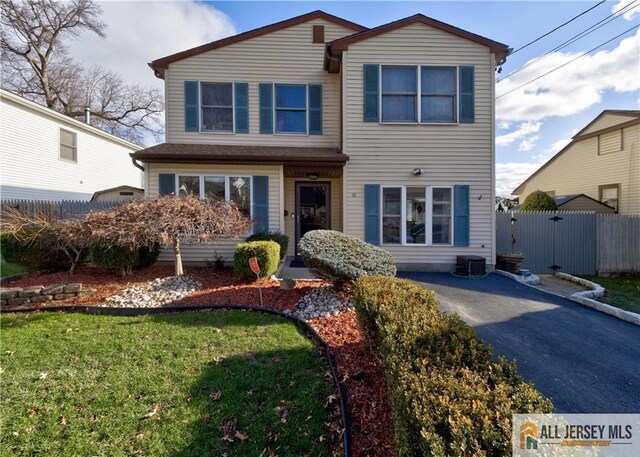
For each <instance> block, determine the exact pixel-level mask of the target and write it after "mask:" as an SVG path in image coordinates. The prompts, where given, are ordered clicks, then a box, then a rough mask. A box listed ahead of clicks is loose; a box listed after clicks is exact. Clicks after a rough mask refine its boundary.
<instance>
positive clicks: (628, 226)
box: [597, 214, 640, 273]
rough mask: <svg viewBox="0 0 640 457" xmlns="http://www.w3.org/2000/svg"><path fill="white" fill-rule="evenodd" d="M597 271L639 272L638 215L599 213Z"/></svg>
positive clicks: (639, 234) (639, 231) (639, 233)
mask: <svg viewBox="0 0 640 457" xmlns="http://www.w3.org/2000/svg"><path fill="white" fill-rule="evenodd" d="M597 221H598V222H597V226H598V245H597V252H598V272H599V273H617V272H640V216H625V215H608V214H599V215H598V219H597Z"/></svg>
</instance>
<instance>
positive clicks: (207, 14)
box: [69, 1, 236, 87]
mask: <svg viewBox="0 0 640 457" xmlns="http://www.w3.org/2000/svg"><path fill="white" fill-rule="evenodd" d="M100 6H101V7H102V9H103V11H104V14H103V15H102V21H103V22H105V23H106V24H107V30H106V33H107V38H106V39H102V38H100V37H98V36H97V35H95V34H91V33H83V34H82V35H81V36H80V37H79V39H78V40H77V41H74V42H73V43H71V45H70V47H69V48H70V52H71V55H72V56H73V57H74V58H75V59H77V60H80V61H84V62H85V64H87V65H88V66H93V65H101V66H103V67H105V68H107V69H109V70H114V71H116V72H117V73H119V74H121V75H122V76H124V77H125V78H126V79H127V80H128V81H129V82H131V83H134V84H140V85H144V86H155V87H162V85H163V82H162V81H161V80H159V79H157V78H156V77H155V76H154V75H153V71H152V70H151V69H150V68H149V67H148V66H147V63H148V62H151V61H152V60H155V59H158V58H160V57H165V56H167V55H170V54H173V53H176V52H179V51H184V50H186V49H189V48H192V47H194V46H198V45H201V44H205V43H208V42H210V41H214V40H218V39H220V38H224V37H226V36H230V35H233V34H235V33H236V29H235V27H234V25H233V23H232V21H231V19H230V18H229V17H228V16H226V15H225V14H224V13H222V12H220V11H218V10H216V9H215V8H213V7H210V6H207V5H205V4H203V3H196V2H194V1H181V2H141V1H138V2H134V1H129V2H101V3H100Z"/></svg>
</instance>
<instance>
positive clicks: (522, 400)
mask: <svg viewBox="0 0 640 457" xmlns="http://www.w3.org/2000/svg"><path fill="white" fill-rule="evenodd" d="M354 302H355V305H356V312H357V315H358V320H359V322H360V325H361V327H362V329H363V332H364V334H365V337H366V339H367V340H368V341H369V342H370V343H371V344H372V346H373V347H377V348H379V351H380V352H381V355H382V359H383V363H384V368H385V372H386V379H387V385H388V392H389V400H390V403H391V407H392V411H393V419H394V427H395V433H396V440H397V444H398V453H399V455H411V456H502V455H508V454H510V450H511V415H512V414H516V413H522V414H524V413H548V412H551V411H552V410H553V405H552V404H551V402H550V401H549V400H547V399H546V398H544V397H543V396H542V395H541V394H540V393H539V392H538V391H536V390H535V389H534V388H533V386H532V385H531V384H529V383H527V382H525V381H523V379H522V378H521V377H520V376H519V375H518V374H517V372H516V366H515V362H508V361H506V360H505V359H504V358H501V359H500V360H498V361H497V362H493V361H492V360H491V356H492V349H491V347H489V346H486V345H485V344H484V343H483V342H481V341H480V340H479V339H478V338H477V337H476V334H475V330H474V329H473V328H471V327H470V326H468V325H467V324H466V323H465V322H464V321H462V319H460V317H458V315H448V314H444V313H440V312H439V311H438V300H437V299H436V297H435V295H434V294H433V292H431V291H428V290H426V289H424V288H423V287H420V286H418V285H417V284H415V283H412V282H411V281H408V280H404V279H396V278H388V277H381V276H369V277H363V278H360V279H359V280H358V281H356V283H355V287H354Z"/></svg>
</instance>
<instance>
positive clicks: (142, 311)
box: [2, 305, 351, 457]
mask: <svg viewBox="0 0 640 457" xmlns="http://www.w3.org/2000/svg"><path fill="white" fill-rule="evenodd" d="M203 310H235V311H256V312H260V313H265V314H271V315H274V316H279V317H283V318H285V319H288V320H290V321H292V322H293V323H295V324H296V325H297V326H298V328H301V329H302V330H303V331H304V332H305V333H306V334H307V335H310V336H311V338H312V339H314V340H315V341H316V342H317V343H318V344H319V345H320V346H322V348H323V349H324V354H325V357H326V359H327V363H328V364H329V368H331V375H332V376H333V381H334V383H335V385H336V388H337V389H338V398H339V400H340V412H341V414H342V426H343V427H344V433H343V435H342V445H343V447H344V455H345V457H350V456H351V451H350V446H351V434H350V433H349V420H348V416H347V405H346V394H345V392H344V389H343V387H342V383H341V382H340V379H339V378H338V373H337V371H336V366H335V363H334V361H333V356H332V355H331V349H330V348H329V345H328V344H327V342H326V341H325V340H324V339H323V338H322V337H321V336H320V335H319V334H318V332H316V330H315V329H314V328H313V327H311V325H309V324H308V323H307V322H305V321H303V320H301V319H298V318H297V317H295V316H292V315H290V314H284V313H282V312H280V311H276V310H274V309H271V308H256V307H252V306H244V305H204V306H171V307H165V308H111V307H102V306H77V305H74V306H47V307H42V308H27V309H15V308H14V309H11V310H2V312H3V313H22V312H35V311H43V312H44V311H64V312H74V313H85V314H93V315H101V314H102V315H109V316H144V315H146V314H169V313H181V312H186V311H203Z"/></svg>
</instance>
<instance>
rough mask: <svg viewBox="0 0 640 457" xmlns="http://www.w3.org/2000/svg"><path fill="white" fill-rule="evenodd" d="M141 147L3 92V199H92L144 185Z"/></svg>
mask: <svg viewBox="0 0 640 457" xmlns="http://www.w3.org/2000/svg"><path fill="white" fill-rule="evenodd" d="M140 149H142V148H141V147H140V146H138V145H135V144H133V143H130V142H129V141H125V140H123V139H121V138H118V137H116V136H113V135H111V134H108V133H106V132H103V131H102V130H100V129H97V128H95V127H92V126H90V125H88V124H85V123H83V122H80V121H77V120H75V119H72V118H70V117H68V116H65V115H63V114H60V113H58V112H56V111H53V110H51V109H49V108H46V107H44V106H41V105H38V104H37V103H34V102H31V101H29V100H26V99H24V98H22V97H19V96H17V95H14V94H12V93H10V92H7V91H4V90H0V157H1V161H0V170H1V171H0V199H2V200H11V199H28V200H49V201H55V200H90V199H91V197H92V196H93V194H94V192H97V191H100V190H103V189H108V188H114V187H117V186H132V187H141V186H142V183H143V181H142V177H143V174H142V171H141V170H140V169H138V168H136V167H135V166H134V165H133V163H132V162H131V157H129V154H130V153H132V152H136V151H138V150H140Z"/></svg>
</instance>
